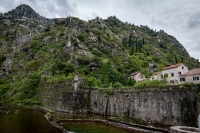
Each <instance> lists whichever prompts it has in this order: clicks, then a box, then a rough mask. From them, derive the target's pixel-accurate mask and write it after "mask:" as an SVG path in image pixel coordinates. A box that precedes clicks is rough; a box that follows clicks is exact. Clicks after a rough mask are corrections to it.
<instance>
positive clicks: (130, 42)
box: [128, 33, 132, 47]
mask: <svg viewBox="0 0 200 133" xmlns="http://www.w3.org/2000/svg"><path fill="white" fill-rule="evenodd" d="M131 38H132V34H131V33H130V35H129V40H128V47H131V44H132V41H131Z"/></svg>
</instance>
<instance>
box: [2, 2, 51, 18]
mask: <svg viewBox="0 0 200 133" xmlns="http://www.w3.org/2000/svg"><path fill="white" fill-rule="evenodd" d="M4 17H5V18H13V19H22V18H23V17H26V18H29V19H35V20H37V21H43V22H50V19H47V18H45V17H42V16H40V15H39V14H38V13H36V12H35V11H34V10H33V9H32V8H31V7H30V6H29V5H26V4H21V5H19V6H17V7H16V8H15V9H13V10H11V11H8V12H7V13H5V14H4Z"/></svg>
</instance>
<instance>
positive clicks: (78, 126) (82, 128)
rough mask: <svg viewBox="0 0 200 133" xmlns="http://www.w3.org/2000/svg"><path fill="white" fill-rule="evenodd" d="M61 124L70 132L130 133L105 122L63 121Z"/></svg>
mask: <svg viewBox="0 0 200 133" xmlns="http://www.w3.org/2000/svg"><path fill="white" fill-rule="evenodd" d="M62 126H63V127H64V128H65V129H66V130H67V131H69V132H70V133H130V132H127V131H124V130H120V129H117V128H114V127H111V126H108V125H105V124H94V123H92V124H91V123H89V124H83V123H64V124H62Z"/></svg>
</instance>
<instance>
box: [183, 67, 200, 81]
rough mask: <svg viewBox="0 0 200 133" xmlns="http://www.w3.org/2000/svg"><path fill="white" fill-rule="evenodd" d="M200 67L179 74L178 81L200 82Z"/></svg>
mask: <svg viewBox="0 0 200 133" xmlns="http://www.w3.org/2000/svg"><path fill="white" fill-rule="evenodd" d="M199 78H200V68H195V69H192V70H190V71H188V72H186V73H184V74H181V75H180V76H179V83H180V84H183V83H195V84H198V83H200V79H199Z"/></svg>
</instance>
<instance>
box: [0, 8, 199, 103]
mask: <svg viewBox="0 0 200 133" xmlns="http://www.w3.org/2000/svg"><path fill="white" fill-rule="evenodd" d="M11 13H12V12H11ZM1 20H2V21H3V17H2V16H1ZM10 21H11V24H10V25H6V24H1V26H0V40H1V42H0V51H1V54H0V66H1V72H0V74H1V75H0V76H1V80H0V95H1V101H2V104H4V103H13V104H17V103H23V104H30V103H32V104H39V101H37V89H38V87H39V86H42V85H43V84H45V83H55V84H56V82H59V81H62V80H71V79H72V76H73V74H74V73H75V72H78V73H79V76H80V77H82V78H83V79H84V81H85V86H88V87H93V88H119V87H128V86H129V87H130V86H131V87H132V86H133V85H134V84H135V81H134V80H133V79H128V76H129V74H130V73H132V72H135V71H140V72H142V73H143V74H144V75H145V76H146V77H147V78H148V77H150V76H151V75H152V74H153V73H154V72H156V71H160V70H161V69H162V68H163V67H164V66H165V65H167V64H175V63H178V62H183V63H184V64H186V65H187V66H188V67H189V69H191V68H195V67H199V62H198V61H197V60H195V58H191V57H190V56H189V54H188V53H187V51H186V50H185V49H184V47H183V46H182V45H181V44H180V43H179V42H178V41H177V40H176V39H175V38H174V37H172V36H170V35H168V34H167V33H165V32H164V31H162V30H161V31H154V30H152V29H150V28H149V27H148V26H135V25H134V24H129V23H127V22H125V23H124V22H122V21H120V20H119V19H117V18H116V17H115V16H113V17H108V18H107V19H105V20H103V19H100V18H96V19H93V20H90V21H88V22H86V21H83V20H80V19H79V18H76V17H68V18H66V19H62V20H55V21H54V23H52V24H49V23H41V21H35V23H33V24H32V25H30V24H29V25H28V24H27V23H26V21H22V22H21V21H18V20H17V19H13V18H12V19H10ZM20 24H21V25H22V24H23V25H28V26H29V30H27V28H23V26H19V25H20ZM39 24H43V25H44V26H46V27H45V28H43V30H42V32H40V30H41V28H39V27H38V25H39ZM37 28H38V30H36V29H37ZM12 29H14V30H12ZM31 31H34V32H33V33H34V34H33V33H32V34H33V35H32V36H31V38H29V39H28V40H27V41H26V42H19V41H16V40H19V37H18V36H16V32H20V34H22V35H27V34H30V32H31ZM163 83H165V82H163ZM155 84H156V83H155ZM158 84H159V83H158ZM138 86H140V85H138ZM13 99H14V100H13ZM0 104H1V103H0Z"/></svg>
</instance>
